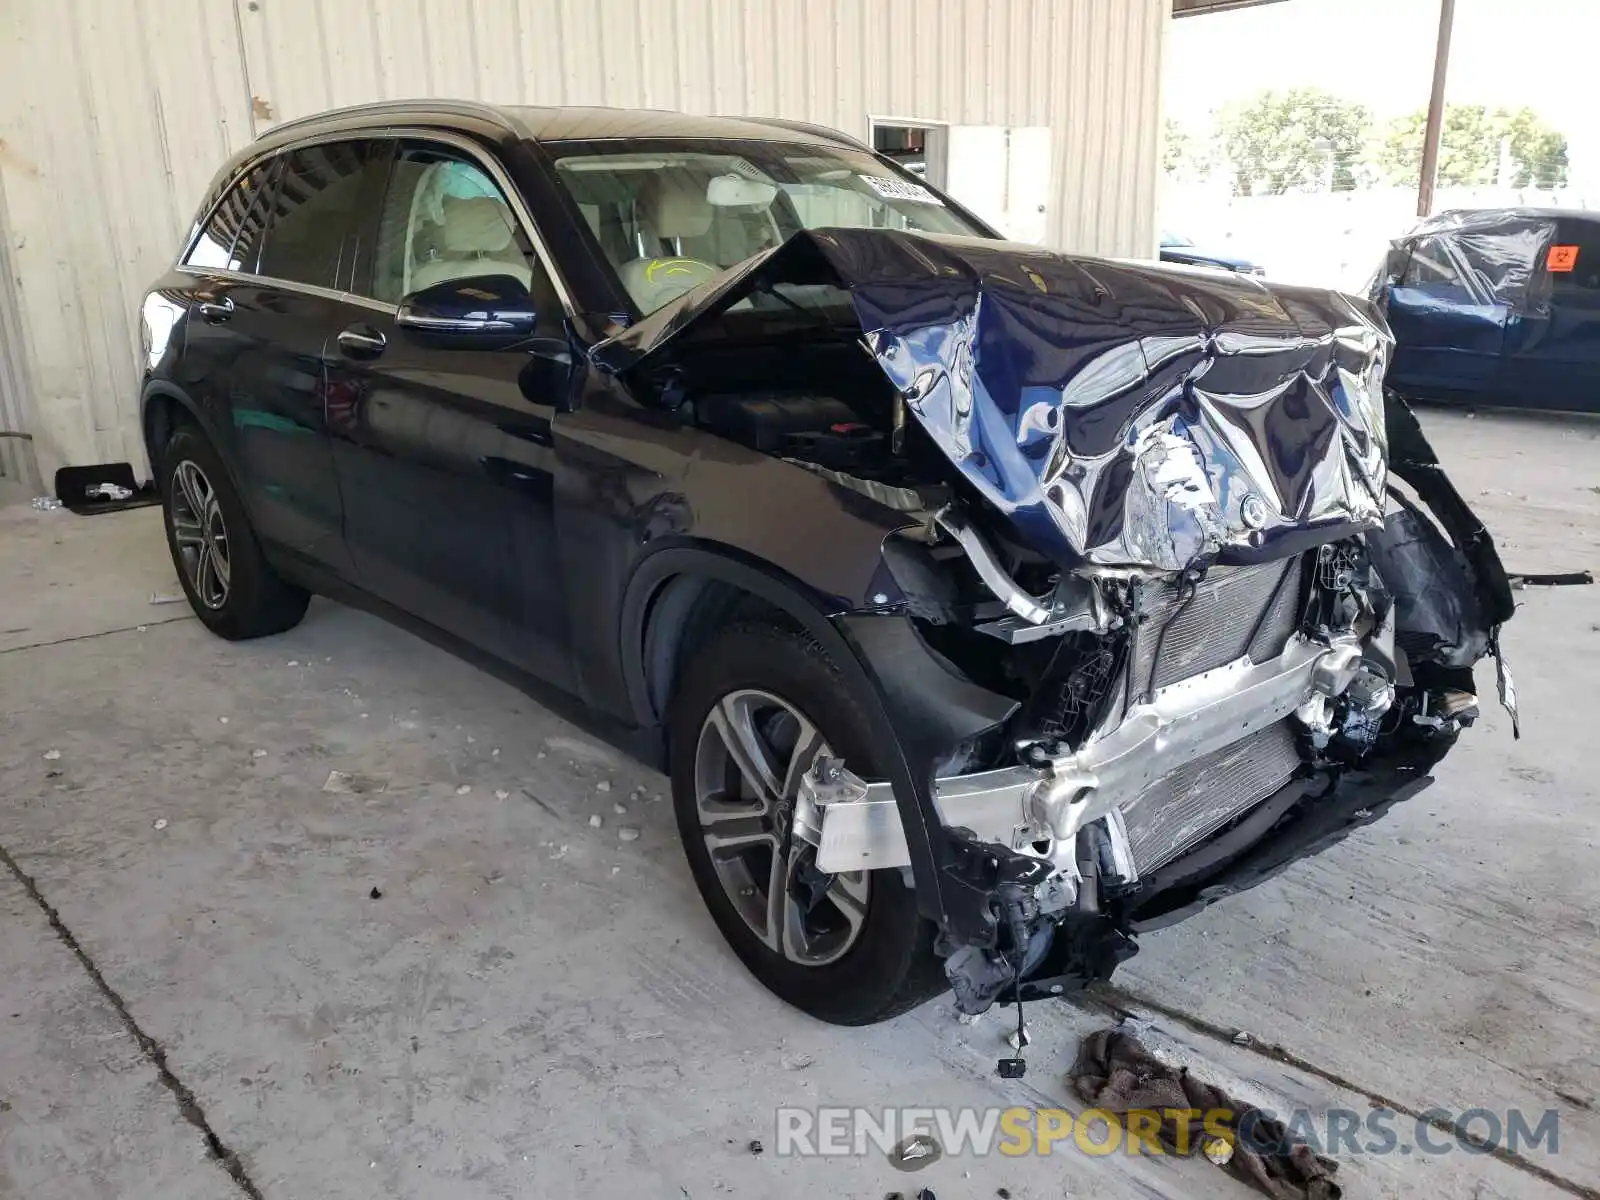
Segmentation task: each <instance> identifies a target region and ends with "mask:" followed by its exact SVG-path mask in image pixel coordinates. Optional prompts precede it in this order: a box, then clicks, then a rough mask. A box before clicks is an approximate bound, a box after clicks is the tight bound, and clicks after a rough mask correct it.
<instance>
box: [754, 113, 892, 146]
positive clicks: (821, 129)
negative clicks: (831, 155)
mask: <svg viewBox="0 0 1600 1200" xmlns="http://www.w3.org/2000/svg"><path fill="white" fill-rule="evenodd" d="M739 119H740V120H745V121H750V122H752V123H754V124H757V125H771V126H773V127H774V128H777V129H789V130H793V131H794V132H795V133H809V134H812V135H813V136H815V137H820V138H827V139H828V140H829V141H831V142H837V143H838V144H839V145H841V146H849V147H851V148H852V149H856V150H867V149H870V148H871V147H869V146H868V145H867V144H866V143H865V142H863V141H862V140H861V139H860V138H853V137H851V136H850V135H849V134H848V133H844V132H843V131H841V130H838V129H834V128H832V127H831V126H828V125H818V124H815V123H814V122H811V121H791V120H789V119H787V118H786V117H742V118H739Z"/></svg>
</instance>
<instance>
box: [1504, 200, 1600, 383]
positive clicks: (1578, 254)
mask: <svg viewBox="0 0 1600 1200" xmlns="http://www.w3.org/2000/svg"><path fill="white" fill-rule="evenodd" d="M1541 266H1542V267H1543V268H1544V271H1545V274H1546V278H1545V279H1544V280H1543V281H1542V285H1543V286H1542V289H1541V299H1543V298H1544V297H1548V300H1547V301H1546V302H1544V303H1542V304H1540V305H1539V306H1538V307H1537V309H1536V310H1535V311H1532V312H1530V313H1529V314H1528V315H1527V316H1526V317H1524V318H1523V319H1522V320H1521V321H1520V322H1519V323H1518V325H1519V327H1518V328H1517V329H1516V330H1515V332H1514V335H1513V338H1512V341H1513V343H1514V344H1513V345H1512V346H1511V348H1510V353H1509V355H1508V357H1507V362H1506V376H1505V391H1506V393H1507V399H1509V400H1511V401H1512V402H1513V403H1516V404H1521V405H1527V406H1528V407H1531V408H1560V409H1570V410H1575V411H1579V412H1600V222H1593V221H1583V220H1570V219H1567V220H1562V221H1560V222H1558V223H1557V227H1556V232H1555V239H1554V241H1553V243H1552V244H1551V245H1550V247H1549V249H1548V251H1547V252H1546V253H1545V257H1544V261H1543V263H1542V264H1541Z"/></svg>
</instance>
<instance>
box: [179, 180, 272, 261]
mask: <svg viewBox="0 0 1600 1200" xmlns="http://www.w3.org/2000/svg"><path fill="white" fill-rule="evenodd" d="M276 165H277V163H276V160H274V161H273V162H271V163H263V164H262V165H260V166H258V167H255V168H254V169H252V170H251V171H250V172H248V173H247V174H246V175H245V176H244V178H242V179H241V180H239V182H238V183H236V184H234V185H233V187H231V188H229V189H228V193H227V195H225V196H223V198H222V200H221V201H220V202H219V203H218V204H217V207H216V208H215V209H214V210H213V211H212V213H211V218H210V219H209V220H208V221H207V222H206V224H205V228H204V229H202V230H201V231H200V236H199V237H198V238H197V239H196V240H195V243H194V245H193V246H192V247H190V249H189V253H188V256H187V257H185V258H184V260H183V261H184V262H185V263H187V264H188V265H190V266H192V267H217V268H221V269H225V270H229V271H254V270H255V269H256V255H257V253H258V252H259V251H260V249H261V231H262V229H263V227H264V226H265V224H266V219H267V205H266V196H267V193H268V191H269V190H270V188H269V187H268V186H267V185H268V181H269V178H270V176H271V173H272V168H273V167H274V166H276Z"/></svg>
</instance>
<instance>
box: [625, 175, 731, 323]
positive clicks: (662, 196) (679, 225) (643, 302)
mask: <svg viewBox="0 0 1600 1200" xmlns="http://www.w3.org/2000/svg"><path fill="white" fill-rule="evenodd" d="M638 204H639V217H640V221H641V223H642V224H643V226H644V229H645V232H646V234H648V235H650V236H652V237H654V238H655V239H657V240H659V241H660V242H661V243H662V244H663V248H664V249H665V248H670V247H673V246H677V245H680V244H681V243H682V241H683V239H685V238H702V237H704V236H705V235H706V234H707V233H708V232H710V230H711V222H712V220H713V218H714V217H715V216H716V210H715V209H714V208H712V207H711V205H710V203H709V202H707V200H706V193H705V184H704V182H703V181H701V180H698V179H696V177H695V176H693V175H691V174H689V173H688V172H686V171H663V172H662V173H661V174H659V175H657V176H656V177H655V178H653V179H652V180H650V182H649V183H647V184H646V185H645V186H644V188H643V189H642V190H641V191H640V193H639V201H638ZM618 273H619V274H620V275H621V277H622V286H623V287H625V288H627V289H628V295H630V296H632V297H633V301H634V303H635V304H637V305H638V306H639V308H640V310H641V311H643V312H647V313H648V312H653V311H654V310H656V309H658V308H660V307H661V306H662V305H663V304H666V303H668V302H669V301H672V300H676V299H677V298H678V297H679V296H681V295H683V294H684V293H685V292H687V291H689V290H691V289H692V288H695V287H697V286H699V285H700V284H702V283H704V282H705V281H706V280H707V279H710V278H711V277H712V276H713V275H715V274H716V273H717V268H716V267H715V266H713V265H712V264H710V263H707V262H703V261H701V260H700V259H698V258H688V257H684V256H676V255H673V254H671V253H667V254H663V255H652V256H650V257H647V258H636V259H633V260H632V261H631V262H625V263H623V264H622V266H621V268H620V269H619V272H618Z"/></svg>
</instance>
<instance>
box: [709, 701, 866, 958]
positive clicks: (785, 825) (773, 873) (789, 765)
mask: <svg viewBox="0 0 1600 1200" xmlns="http://www.w3.org/2000/svg"><path fill="white" fill-rule="evenodd" d="M829 753H830V751H829V749H828V746H827V743H826V742H824V741H823V739H822V735H821V734H820V733H819V732H818V730H817V727H816V726H815V725H814V724H812V722H811V721H810V720H808V719H807V718H806V717H805V716H804V715H803V714H802V713H800V712H799V711H798V710H797V709H796V708H795V707H794V706H793V705H791V704H789V703H788V702H787V701H785V700H783V699H780V698H779V697H777V696H774V695H773V694H771V693H770V692H763V691H757V690H755V689H749V688H746V689H742V690H739V691H733V692H728V693H727V694H726V695H724V696H723V697H722V698H721V699H720V700H718V701H717V703H716V704H715V705H713V706H712V709H711V711H710V712H709V713H707V714H706V717H705V721H704V722H703V723H702V725H701V727H700V741H699V745H698V747H697V748H696V751H695V766H694V784H695V806H696V809H697V811H698V814H699V818H700V829H701V834H702V836H703V837H704V838H705V844H706V850H707V851H708V852H709V854H710V856H711V863H712V866H713V867H714V868H715V870H716V874H717V879H718V880H719V881H720V882H721V884H722V887H723V890H724V891H725V892H726V893H727V897H728V900H729V902H730V903H731V904H732V905H733V907H734V910H735V911H736V912H738V914H739V915H740V917H742V918H743V920H744V922H745V924H747V925H749V926H750V928H751V930H752V931H754V933H755V934H756V936H757V937H759V938H760V939H761V940H762V941H763V942H764V943H766V945H767V946H768V947H769V948H770V949H772V950H774V951H776V952H777V953H779V954H782V955H783V956H784V958H786V959H788V960H789V961H790V962H795V963H799V964H801V965H803V966H808V967H816V966H823V965H824V964H827V963H831V962H834V961H836V960H837V959H839V958H840V957H841V956H842V955H843V954H844V953H845V952H846V951H847V950H849V949H850V947H851V946H853V945H855V943H856V939H857V938H858V937H859V936H860V934H861V926H862V922H863V921H865V919H866V915H867V896H868V888H869V887H870V883H869V880H868V876H867V873H866V872H864V871H856V872H853V873H850V874H841V875H831V876H829V875H822V874H820V873H818V872H817V870H816V868H815V863H814V860H815V854H814V853H813V851H812V848H811V846H810V845H809V844H808V843H807V842H806V841H805V840H804V839H803V838H801V837H799V836H798V835H797V834H796V833H795V832H794V811H795V800H796V798H797V796H798V794H799V791H800V780H801V777H802V776H804V775H805V773H806V771H807V770H809V769H810V767H811V764H812V763H813V762H815V761H816V759H817V757H818V756H819V755H824V754H829Z"/></svg>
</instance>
